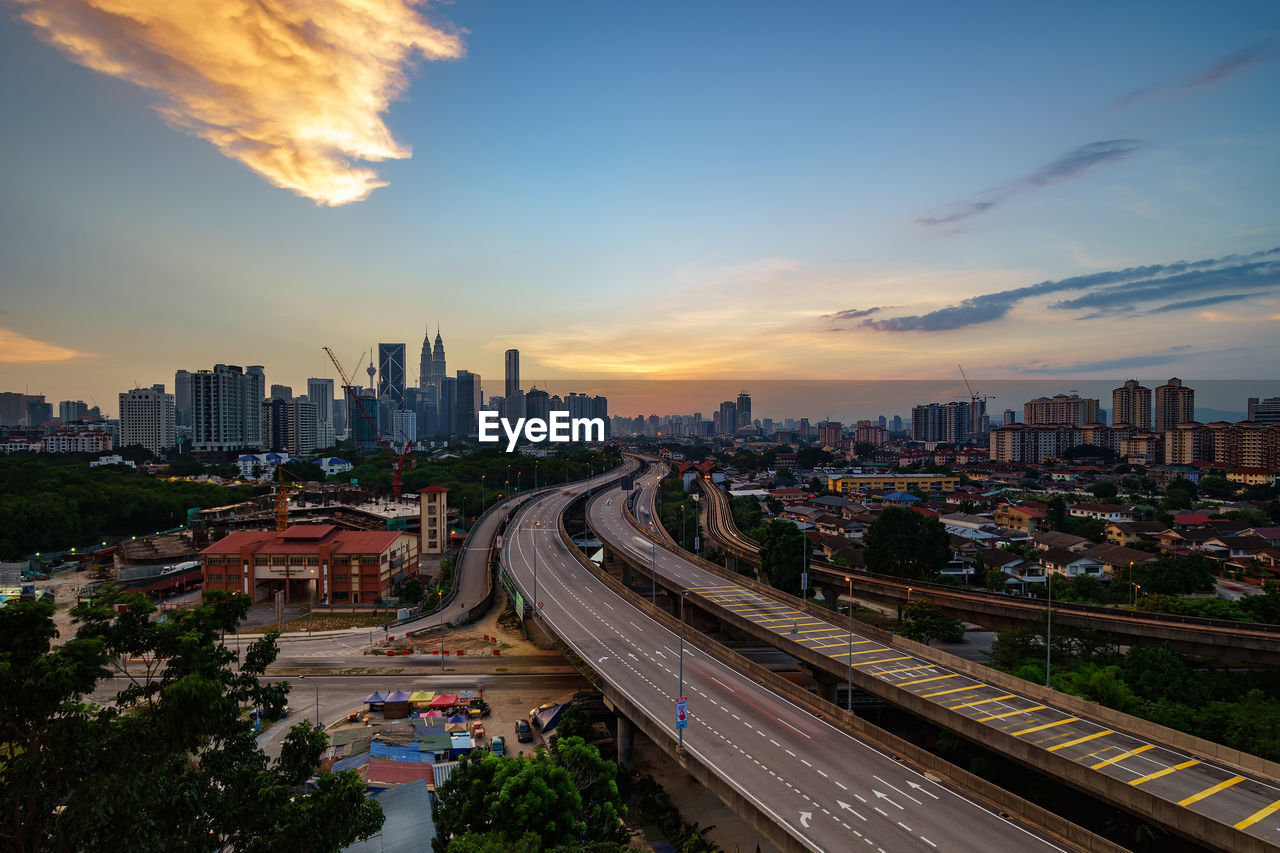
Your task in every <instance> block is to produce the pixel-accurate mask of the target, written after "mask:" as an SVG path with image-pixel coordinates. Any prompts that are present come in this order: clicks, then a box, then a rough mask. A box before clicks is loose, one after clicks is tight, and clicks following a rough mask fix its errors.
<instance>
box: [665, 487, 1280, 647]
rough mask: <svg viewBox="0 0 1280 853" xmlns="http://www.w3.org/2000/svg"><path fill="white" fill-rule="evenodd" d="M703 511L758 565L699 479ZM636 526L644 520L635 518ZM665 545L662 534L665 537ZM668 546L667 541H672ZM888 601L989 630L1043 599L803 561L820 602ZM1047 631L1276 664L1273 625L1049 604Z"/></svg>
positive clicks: (1033, 615)
mask: <svg viewBox="0 0 1280 853" xmlns="http://www.w3.org/2000/svg"><path fill="white" fill-rule="evenodd" d="M698 485H699V488H700V490H701V492H702V495H703V506H704V507H705V508H706V525H705V526H706V531H707V535H708V536H709V537H710V538H711V539H712V540H714V541H715V543H716V544H717V545H719V546H720V547H721V548H723V549H724V550H725V553H726V554H729V555H731V556H732V557H733V558H734V559H736V560H742V561H745V562H746V563H748V564H749V565H751V566H754V567H758V566H759V565H760V548H759V546H758V545H756V543H755V542H754V541H752V540H751V539H749V538H748V537H746V536H744V535H743V534H742V532H741V531H739V530H738V529H737V527H736V526H735V525H734V523H733V513H732V512H731V511H730V509H729V501H728V498H727V496H726V495H725V493H724V492H723V491H721V490H720V489H719V488H718V487H717V486H716V485H714V484H713V483H710V482H708V481H707V480H705V479H704V478H701V477H700V478H699V479H698ZM641 521H644V518H643V517H641ZM664 541H669V537H668V538H667V540H664ZM671 544H674V542H671ZM850 577H852V578H853V593H854V594H855V595H861V596H864V597H867V598H872V599H874V600H877V601H882V602H885V603H888V604H896V605H901V604H905V603H906V601H907V600H908V597H909V596H912V595H915V596H920V595H927V596H928V597H929V598H930V599H932V600H933V601H934V603H936V604H937V605H938V606H939V607H942V608H943V609H944V610H946V611H947V612H948V613H951V614H953V615H955V616H957V617H959V618H961V619H964V620H966V621H969V622H975V623H977V624H979V625H983V626H985V627H987V628H990V629H992V630H1001V629H1004V628H1019V627H1037V626H1039V627H1043V626H1044V624H1045V614H1046V612H1047V610H1048V604H1047V602H1044V601H1041V600H1039V599H1033V598H1019V597H1013V596H1008V595H1000V594H998V593H991V592H983V591H978V590H973V589H964V588H957V587H953V586H946V585H944V584H935V583H926V582H923V581H906V580H903V579H902V578H895V577H889V576H887V575H876V574H871V573H869V572H864V571H856V570H851V569H845V568H842V567H840V566H836V565H833V564H831V563H826V562H823V561H820V560H815V561H813V562H811V563H810V564H809V581H810V583H811V584H812V585H813V586H814V587H815V588H818V589H821V590H822V593H823V596H824V598H825V600H826V601H828V602H830V603H834V602H835V600H836V596H837V595H840V594H842V593H845V592H847V586H848V580H847V579H848V578H850ZM1053 624H1054V627H1073V628H1088V629H1091V630H1095V631H1100V632H1103V633H1105V634H1108V635H1110V636H1112V637H1114V638H1115V639H1116V640H1117V641H1119V642H1121V643H1125V644H1133V643H1143V644H1146V643H1163V642H1167V643H1169V645H1170V647H1172V648H1173V649H1174V650H1175V651H1178V652H1180V653H1182V654H1186V655H1191V656H1194V657H1202V658H1206V659H1209V660H1213V661H1215V662H1218V663H1225V664H1232V665H1238V666H1268V665H1269V666H1274V665H1276V663H1277V662H1280V625H1261V624H1256V623H1251V622H1229V621H1226V620H1221V619H1201V618H1196V617H1191V616H1177V615H1173V614H1168V613H1142V612H1139V611H1133V610H1117V609H1114V608H1108V607H1095V606H1091V605H1087V604H1073V603H1059V602H1054V605H1053Z"/></svg>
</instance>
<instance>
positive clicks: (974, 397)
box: [956, 364, 996, 403]
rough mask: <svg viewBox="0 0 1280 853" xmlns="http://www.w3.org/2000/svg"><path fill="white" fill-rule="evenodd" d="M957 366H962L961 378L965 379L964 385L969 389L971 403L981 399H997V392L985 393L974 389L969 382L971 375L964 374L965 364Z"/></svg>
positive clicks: (984, 401)
mask: <svg viewBox="0 0 1280 853" xmlns="http://www.w3.org/2000/svg"><path fill="white" fill-rule="evenodd" d="M956 367H959V368H960V378H961V379H963V380H964V387H965V388H968V389H969V402H970V403H977V402H979V401H981V402H982V403H986V402H987V401H988V400H994V399H996V395H995V394H983V393H982V392H981V391H975V390H973V386H972V385H970V384H969V377H968V376H965V375H964V366H963V365H960V364H957V365H956Z"/></svg>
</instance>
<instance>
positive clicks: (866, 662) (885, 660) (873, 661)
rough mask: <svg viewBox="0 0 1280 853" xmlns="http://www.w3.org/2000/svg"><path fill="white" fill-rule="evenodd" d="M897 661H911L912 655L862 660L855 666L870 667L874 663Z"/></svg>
mask: <svg viewBox="0 0 1280 853" xmlns="http://www.w3.org/2000/svg"><path fill="white" fill-rule="evenodd" d="M854 654H857V653H856V652H855V653H854ZM895 660H911V655H903V656H902V657H900V658H880V660H861V661H858V662H857V663H855V664H854V666H870V665H871V664H873V663H889V662H890V661H895Z"/></svg>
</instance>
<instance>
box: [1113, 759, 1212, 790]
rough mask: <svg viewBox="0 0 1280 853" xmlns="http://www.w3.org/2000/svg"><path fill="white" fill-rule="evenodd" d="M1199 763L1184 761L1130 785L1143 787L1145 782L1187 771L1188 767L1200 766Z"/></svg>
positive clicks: (1143, 777)
mask: <svg viewBox="0 0 1280 853" xmlns="http://www.w3.org/2000/svg"><path fill="white" fill-rule="evenodd" d="M1199 763H1200V762H1199V761H1194V760H1193V761H1184V762H1182V763H1181V764H1175V765H1173V766H1172V767H1166V768H1165V769H1163V770H1157V771H1156V772H1155V773H1148V774H1147V775H1146V776H1139V777H1138V778H1137V779H1134V780H1132V781H1131V782H1129V784H1130V785H1141V784H1142V783H1143V782H1150V781H1151V780H1152V779H1159V778H1160V777H1161V776H1168V775H1169V774H1170V773H1177V772H1178V771H1179V770H1186V769H1187V768H1188V767H1191V766H1193V765H1196V764H1199Z"/></svg>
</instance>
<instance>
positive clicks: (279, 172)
mask: <svg viewBox="0 0 1280 853" xmlns="http://www.w3.org/2000/svg"><path fill="white" fill-rule="evenodd" d="M18 2H19V4H20V6H21V7H22V11H21V16H22V18H23V19H24V20H25V21H27V23H29V24H31V25H32V26H33V27H35V29H36V30H37V32H38V33H39V34H40V35H41V37H43V38H44V39H46V40H47V41H48V42H49V43H50V44H52V45H54V46H55V47H57V48H58V49H60V50H61V51H63V52H64V53H66V54H67V55H68V56H69V57H70V58H71V59H73V60H74V61H76V62H78V63H80V64H81V65H84V66H86V67H88V68H91V69H93V70H95V71H98V72H100V73H102V74H106V75H108V76H111V77H119V78H121V79H124V80H128V81H129V82H131V83H133V84H135V85H138V86H141V87H143V88H145V89H151V90H153V91H155V92H157V93H159V94H160V96H161V101H160V103H159V104H158V105H157V106H156V109H157V111H159V112H160V114H161V115H163V116H164V117H165V119H166V120H167V121H168V122H169V123H170V124H172V125H174V126H175V127H177V128H180V129H181V130H184V131H186V132H187V133H190V134H192V135H194V136H198V137H200V138H201V139H205V140H207V141H209V142H211V143H212V144H213V145H214V146H215V147H217V149H218V150H219V151H220V152H222V153H223V154H224V155H226V156H227V157H230V158H232V159H233V160H237V161H239V162H241V163H243V164H244V165H246V166H248V167H249V168H250V169H252V170H253V171H255V172H257V173H258V174H260V175H262V176H263V177H264V178H266V179H267V180H268V181H269V182H270V183H272V184H273V185H275V186H277V187H283V188H285V189H288V190H291V191H293V192H295V193H297V194H298V195H300V196H303V197H304V198H309V199H313V200H315V201H316V202H317V203H318V204H323V205H333V206H336V205H342V204H347V203H349V202H354V201H360V200H362V199H364V198H366V197H368V195H369V193H370V192H372V191H373V190H374V189H376V188H378V187H381V186H386V182H385V181H382V180H381V179H380V178H379V177H378V174H377V172H375V171H374V170H373V169H371V168H369V167H368V166H367V165H358V164H356V163H353V162H352V161H365V162H379V161H382V160H388V159H402V158H406V157H409V156H410V154H411V153H412V152H411V150H410V149H409V147H408V146H406V145H403V144H401V143H399V142H397V141H396V140H395V138H394V137H393V136H392V134H391V131H390V129H389V128H388V127H387V126H386V124H385V122H384V121H383V119H382V115H383V113H385V112H386V111H387V110H388V108H389V106H390V103H391V101H392V100H393V99H394V98H396V97H397V96H398V95H400V94H401V93H402V92H403V91H404V89H405V88H406V86H407V85H408V78H407V76H406V73H405V72H406V68H407V67H408V66H409V64H410V63H412V62H413V61H414V60H416V59H417V58H419V57H423V58H426V59H453V58H457V57H459V56H461V55H462V53H463V46H462V41H461V38H460V37H459V36H458V35H457V34H456V33H451V32H447V31H446V30H444V29H441V28H439V27H436V26H433V25H431V24H429V23H427V22H426V21H425V20H424V19H423V18H422V17H420V15H419V14H418V12H417V10H416V8H415V6H416V5H417V0H313V2H307V3H296V2H288V0H201V2H197V3H190V2H182V0H95V2H93V3H85V2H82V0H18Z"/></svg>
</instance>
